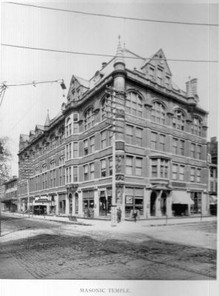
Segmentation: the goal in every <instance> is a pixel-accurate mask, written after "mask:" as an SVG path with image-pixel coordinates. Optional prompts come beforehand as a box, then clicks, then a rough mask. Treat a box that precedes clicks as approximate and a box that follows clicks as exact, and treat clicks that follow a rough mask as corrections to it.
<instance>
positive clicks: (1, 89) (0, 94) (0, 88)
mask: <svg viewBox="0 0 219 296" xmlns="http://www.w3.org/2000/svg"><path fill="white" fill-rule="evenodd" d="M43 83H59V84H60V86H61V88H62V89H63V90H64V89H66V85H65V83H64V80H63V79H58V80H49V81H39V82H36V81H32V82H28V83H16V84H6V83H5V81H4V82H3V83H0V106H1V105H2V102H3V98H4V95H5V91H6V89H8V88H9V87H13V86H26V85H33V86H36V85H37V84H43Z"/></svg>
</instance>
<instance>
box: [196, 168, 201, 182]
mask: <svg viewBox="0 0 219 296" xmlns="http://www.w3.org/2000/svg"><path fill="white" fill-rule="evenodd" d="M196 181H197V182H198V183H200V182H201V169H197V171H196Z"/></svg>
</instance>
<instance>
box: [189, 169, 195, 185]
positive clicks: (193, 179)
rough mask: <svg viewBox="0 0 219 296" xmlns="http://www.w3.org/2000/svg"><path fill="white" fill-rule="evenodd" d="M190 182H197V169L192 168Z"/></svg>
mask: <svg viewBox="0 0 219 296" xmlns="http://www.w3.org/2000/svg"><path fill="white" fill-rule="evenodd" d="M190 181H191V182H194V181H195V168H191V170H190Z"/></svg>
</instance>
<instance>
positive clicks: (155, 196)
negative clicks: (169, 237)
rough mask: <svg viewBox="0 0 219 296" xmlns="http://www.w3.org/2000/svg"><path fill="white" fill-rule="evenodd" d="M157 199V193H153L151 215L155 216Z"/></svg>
mask: <svg viewBox="0 0 219 296" xmlns="http://www.w3.org/2000/svg"><path fill="white" fill-rule="evenodd" d="M156 198H157V194H156V192H155V191H152V192H151V202H150V215H151V216H155V210H156Z"/></svg>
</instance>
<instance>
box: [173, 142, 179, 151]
mask: <svg viewBox="0 0 219 296" xmlns="http://www.w3.org/2000/svg"><path fill="white" fill-rule="evenodd" d="M177 146H178V139H176V138H173V153H174V154H177Z"/></svg>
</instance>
